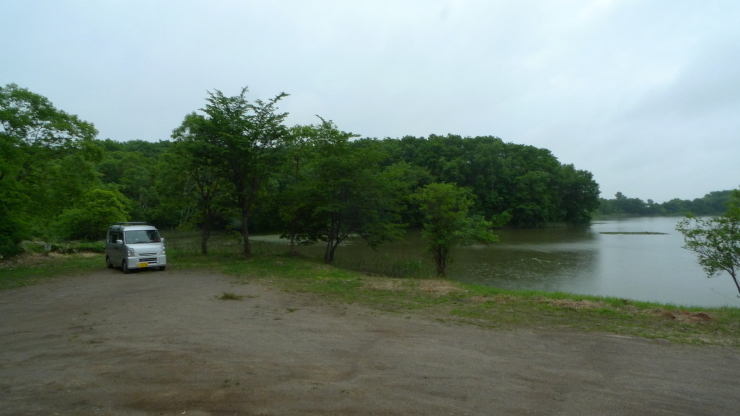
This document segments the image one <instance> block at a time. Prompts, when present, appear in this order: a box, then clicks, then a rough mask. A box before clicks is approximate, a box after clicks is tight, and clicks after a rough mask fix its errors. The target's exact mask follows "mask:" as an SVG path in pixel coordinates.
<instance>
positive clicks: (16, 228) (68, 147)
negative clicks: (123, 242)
mask: <svg viewBox="0 0 740 416" xmlns="http://www.w3.org/2000/svg"><path fill="white" fill-rule="evenodd" d="M96 134H97V131H96V130H95V127H94V126H93V125H92V124H91V123H88V122H85V121H82V120H80V119H79V118H78V117H77V116H75V115H71V114H68V113H65V112H64V111H62V110H58V109H57V108H55V107H54V105H53V104H52V103H51V102H50V101H49V100H48V99H47V98H46V97H44V96H41V95H39V94H36V93H33V92H31V91H29V90H27V89H25V88H20V87H18V86H17V85H16V84H8V85H6V86H5V87H1V88H0V255H7V254H13V253H15V252H17V251H18V248H17V243H18V242H19V241H20V240H21V239H22V238H26V237H28V234H29V232H30V230H31V228H32V225H33V224H32V223H41V224H43V226H45V227H46V226H48V224H50V223H51V221H52V220H53V218H54V217H56V216H57V215H58V214H59V213H60V212H61V209H62V208H63V206H62V203H65V204H66V203H71V201H70V198H69V195H70V192H72V195H77V194H81V193H82V191H83V189H79V188H80V187H88V186H90V183H89V181H86V180H80V181H78V179H80V178H83V177H84V175H83V173H84V172H83V171H90V170H91V169H92V166H91V165H89V164H86V163H79V162H81V161H83V160H84V161H87V160H92V159H95V158H96V157H99V156H100V149H99V148H98V147H97V146H95V145H94V143H93V139H94V137H95V135H96ZM77 156H79V158H78V159H76V160H73V159H72V158H73V157H77ZM68 162H70V163H68ZM65 164H71V165H74V166H75V167H74V169H72V170H70V169H68V168H67V167H66V166H65ZM78 174H79V175H78ZM68 179H69V181H68ZM59 181H62V183H60V182H59ZM75 182H76V184H75ZM59 185H64V188H65V190H64V193H63V195H62V193H58V194H57V195H55V194H54V192H53V191H54V190H55V189H59V188H60V186H59ZM73 185H74V186H73ZM75 186H76V188H75ZM73 188H74V189H73ZM59 195H61V196H63V197H64V198H63V199H62V200H60V199H59Z"/></svg>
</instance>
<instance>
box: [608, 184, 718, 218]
mask: <svg viewBox="0 0 740 416" xmlns="http://www.w3.org/2000/svg"><path fill="white" fill-rule="evenodd" d="M731 196H732V190H726V191H714V192H710V193H708V194H706V195H704V197H703V198H696V199H693V200H689V199H678V198H674V199H671V200H670V201H667V202H663V203H662V204H658V203H655V202H654V201H653V200H652V199H648V200H647V202H646V201H643V200H642V199H640V198H628V197H626V196H625V195H623V194H622V193H621V192H617V194H616V195H615V196H614V199H604V198H600V199H599V211H598V214H600V215H625V214H626V215H684V214H686V213H687V212H691V213H693V214H694V215H718V214H721V213H723V212H725V211H726V210H727V203H728V202H729V201H730V197H731Z"/></svg>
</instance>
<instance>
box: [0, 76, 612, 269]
mask: <svg viewBox="0 0 740 416" xmlns="http://www.w3.org/2000/svg"><path fill="white" fill-rule="evenodd" d="M245 94H246V89H245V90H243V91H242V92H241V94H240V95H237V96H233V97H229V96H225V95H223V94H222V93H221V92H219V91H216V92H215V93H209V96H208V97H207V98H206V106H205V107H204V108H203V109H202V110H200V111H198V112H194V113H191V114H188V115H186V116H185V118H184V120H183V122H182V124H181V125H180V126H173V128H174V130H173V134H172V140H162V141H159V142H157V143H151V142H145V141H140V140H131V141H127V142H116V141H112V140H109V139H106V140H99V139H96V138H95V136H96V134H97V131H96V130H95V128H94V126H93V125H92V124H91V123H88V122H85V121H82V120H79V119H78V118H77V117H76V116H74V115H70V114H67V113H65V112H64V111H61V110H58V109H56V108H54V106H53V105H52V104H51V102H49V100H48V99H46V98H45V97H43V96H40V95H38V94H35V93H33V92H30V91H28V90H26V89H23V88H20V87H18V86H16V85H14V84H10V85H7V86H5V87H3V88H0V129H1V130H0V139H1V140H2V142H1V143H0V146H1V148H0V150H2V156H1V158H0V255H8V254H12V253H14V252H17V244H18V243H19V242H20V241H21V240H22V239H28V238H41V239H44V240H46V241H52V240H55V239H92V240H95V239H99V238H100V237H101V236H102V235H103V232H104V229H105V227H106V226H107V224H109V223H111V222H115V221H123V220H137V221H139V220H140V221H147V222H150V223H153V224H155V225H157V226H158V227H160V228H165V229H168V228H179V229H188V228H197V229H200V230H201V231H202V241H203V244H202V248H203V251H206V250H207V242H208V238H209V235H210V233H211V231H213V230H224V229H232V230H236V231H239V233H240V234H241V235H242V237H243V241H244V251H245V253H249V238H248V236H249V233H251V232H282V233H284V236H285V237H286V238H288V239H290V241H291V244H300V243H301V242H307V241H316V240H321V241H324V242H326V245H327V250H326V255H325V259H326V260H327V261H331V260H332V259H333V256H334V249H335V248H336V247H337V245H338V244H339V243H341V241H343V240H344V239H345V238H347V237H348V236H349V235H360V236H362V237H363V238H365V239H366V240H367V241H368V242H369V243H370V244H371V245H376V244H380V243H382V242H383V241H386V240H390V239H394V238H398V237H399V236H400V235H401V234H402V232H403V229H404V228H405V227H408V226H412V227H418V226H421V224H422V221H423V220H424V217H423V215H422V214H421V213H420V211H419V207H418V206H417V204H415V203H414V201H413V200H412V199H411V198H409V196H410V195H411V194H413V193H414V192H415V191H416V190H417V189H419V188H420V187H423V186H425V185H428V184H431V183H450V184H456V185H457V186H459V187H461V188H465V189H467V190H468V191H470V193H471V195H472V196H473V205H472V206H471V208H470V212H471V215H473V216H476V217H480V218H481V219H485V220H487V221H491V223H493V224H499V225H500V224H503V223H505V222H508V224H510V225H512V226H520V227H539V226H544V225H547V224H549V223H570V224H582V223H587V222H588V221H589V220H590V217H591V214H592V213H593V212H594V211H595V210H596V209H597V208H598V206H599V199H598V195H599V188H598V185H597V184H596V182H594V180H593V178H592V175H591V173H589V172H587V171H583V170H578V169H576V168H575V167H574V166H573V165H565V164H561V163H560V162H559V161H558V160H557V159H556V158H555V157H554V156H553V155H552V154H551V153H550V151H548V150H546V149H539V148H536V147H533V146H526V145H518V144H513V143H504V142H503V141H502V140H501V139H499V138H496V137H490V136H487V137H473V138H470V137H461V136H455V135H447V136H437V135H431V136H429V137H427V138H423V137H410V136H409V137H403V138H401V139H384V140H376V139H358V138H357V136H356V135H354V134H351V133H348V132H344V131H341V130H340V129H339V128H338V127H337V126H336V125H334V124H333V123H332V122H331V121H326V120H324V119H319V120H318V123H317V124H315V125H309V126H293V127H288V126H286V125H285V124H284V119H285V116H286V115H287V114H285V113H280V112H279V111H278V109H277V104H278V102H279V101H280V100H281V99H282V98H284V97H285V96H286V95H285V94H280V95H278V96H276V97H275V98H273V99H271V100H267V101H261V100H255V101H254V102H249V101H247V100H246V97H245Z"/></svg>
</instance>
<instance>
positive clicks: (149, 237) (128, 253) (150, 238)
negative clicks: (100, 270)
mask: <svg viewBox="0 0 740 416" xmlns="http://www.w3.org/2000/svg"><path fill="white" fill-rule="evenodd" d="M105 263H106V264H107V265H108V268H109V269H110V268H113V267H120V268H121V270H123V272H124V273H130V272H131V270H135V269H143V268H149V267H158V268H159V270H164V268H165V267H166V266H167V256H166V255H165V250H164V238H161V237H160V236H159V231H157V229H156V228H154V227H153V226H151V225H147V224H146V223H143V222H119V223H116V224H114V225H111V226H110V228H108V235H107V236H106V238H105Z"/></svg>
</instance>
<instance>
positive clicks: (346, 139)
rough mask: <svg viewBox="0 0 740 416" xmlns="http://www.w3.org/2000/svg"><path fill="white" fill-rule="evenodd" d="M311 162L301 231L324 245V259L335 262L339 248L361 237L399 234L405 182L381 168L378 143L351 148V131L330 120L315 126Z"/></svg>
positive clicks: (376, 239)
mask: <svg viewBox="0 0 740 416" xmlns="http://www.w3.org/2000/svg"><path fill="white" fill-rule="evenodd" d="M312 129H314V132H313V133H312V140H311V145H310V146H309V147H310V149H309V150H308V151H309V152H310V157H309V158H310V162H309V163H308V166H307V167H306V169H305V171H304V174H303V180H302V181H301V182H300V187H301V188H302V189H301V190H300V192H299V195H302V196H303V197H304V198H305V201H308V205H307V206H306V208H307V209H310V215H309V216H308V218H307V220H306V221H304V222H302V224H301V225H302V227H303V232H302V234H304V235H306V236H307V239H309V240H321V241H324V242H325V243H326V249H325V251H324V261H325V262H327V263H331V262H333V261H334V258H335V253H336V250H337V247H339V245H340V244H341V243H342V242H343V241H345V240H346V239H347V238H348V237H349V236H350V235H359V236H360V237H362V238H363V239H364V240H365V241H367V243H368V244H369V245H370V246H371V247H376V246H377V245H379V244H381V243H382V242H384V241H389V240H394V239H398V238H400V237H401V236H402V235H403V232H404V225H403V224H401V223H400V212H401V211H402V210H403V209H404V199H403V196H404V193H405V192H407V191H408V187H407V185H408V184H407V183H405V182H404V181H403V180H402V176H401V175H398V174H397V173H398V172H397V171H396V170H394V169H383V167H382V166H381V162H382V161H383V159H384V158H385V154H384V153H383V152H381V151H379V150H378V149H377V148H376V147H369V148H363V147H355V146H352V145H351V143H350V139H351V138H352V137H355V135H354V134H352V133H348V132H343V131H341V130H339V129H338V128H337V126H336V125H334V123H332V122H331V121H325V120H323V119H322V123H321V124H320V125H318V126H313V127H312Z"/></svg>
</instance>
